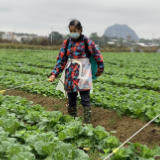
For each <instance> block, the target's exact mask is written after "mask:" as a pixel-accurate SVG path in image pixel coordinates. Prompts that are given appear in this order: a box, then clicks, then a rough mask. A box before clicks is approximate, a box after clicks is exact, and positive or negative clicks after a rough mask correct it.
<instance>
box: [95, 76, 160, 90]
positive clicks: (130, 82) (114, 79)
mask: <svg viewBox="0 0 160 160" xmlns="http://www.w3.org/2000/svg"><path fill="white" fill-rule="evenodd" d="M97 81H98V82H101V83H110V84H113V85H120V86H124V87H130V88H146V89H149V90H155V91H160V81H159V80H152V79H150V80H146V79H142V78H133V79H130V78H129V77H128V76H126V75H107V74H105V75H103V76H101V77H99V78H98V79H97Z"/></svg>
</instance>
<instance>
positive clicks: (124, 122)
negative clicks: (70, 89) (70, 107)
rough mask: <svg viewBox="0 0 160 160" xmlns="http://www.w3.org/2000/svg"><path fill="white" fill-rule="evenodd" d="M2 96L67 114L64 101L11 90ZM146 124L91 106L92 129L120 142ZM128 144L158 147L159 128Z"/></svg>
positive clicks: (148, 129)
mask: <svg viewBox="0 0 160 160" xmlns="http://www.w3.org/2000/svg"><path fill="white" fill-rule="evenodd" d="M4 95H13V96H21V97H24V98H27V100H29V101H33V104H40V105H42V106H43V107H46V108H47V109H46V110H49V111H54V110H59V111H61V112H63V113H64V114H67V107H66V101H65V100H64V99H54V98H52V97H43V96H41V95H37V94H30V93H27V92H25V91H18V90H11V91H7V92H6V93H5V94H4ZM78 116H83V107H82V106H81V105H79V106H78ZM146 123H147V122H144V121H141V120H140V119H132V118H130V117H126V116H119V115H118V114H117V113H116V112H114V111H110V110H107V109H103V108H97V107H93V106H92V124H93V126H94V127H96V126H98V125H100V126H103V127H104V128H105V129H106V131H108V132H110V131H116V133H115V134H113V135H114V136H116V137H117V138H118V139H119V140H120V141H121V142H124V141H125V140H127V139H128V138H129V137H130V136H131V135H133V134H134V133H135V132H137V131H138V130H139V129H140V128H141V127H142V126H144V125H145V124H146ZM130 142H133V143H136V142H139V143H141V144H143V145H147V146H148V147H150V148H152V147H153V146H155V145H158V146H160V127H158V126H157V125H156V124H153V123H152V124H150V125H149V126H147V127H146V128H145V129H143V130H142V131H141V132H140V133H139V134H138V135H136V136H135V137H134V138H133V139H131V140H130Z"/></svg>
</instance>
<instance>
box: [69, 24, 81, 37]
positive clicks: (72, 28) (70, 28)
mask: <svg viewBox="0 0 160 160" xmlns="http://www.w3.org/2000/svg"><path fill="white" fill-rule="evenodd" d="M69 31H70V33H79V37H80V35H81V32H82V30H79V29H77V28H76V27H75V26H69ZM79 37H78V38H79Z"/></svg>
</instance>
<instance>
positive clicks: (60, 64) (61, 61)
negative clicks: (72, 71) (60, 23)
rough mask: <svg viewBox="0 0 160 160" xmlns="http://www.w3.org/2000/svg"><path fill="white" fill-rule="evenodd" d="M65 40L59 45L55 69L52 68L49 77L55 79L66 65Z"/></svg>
mask: <svg viewBox="0 0 160 160" xmlns="http://www.w3.org/2000/svg"><path fill="white" fill-rule="evenodd" d="M66 45H67V40H64V41H63V44H62V45H61V48H60V52H59V54H58V56H57V64H56V65H55V67H54V68H53V70H52V72H51V75H54V76H55V77H57V76H58V75H59V74H60V73H61V72H62V71H63V69H64V68H65V65H66V63H67V56H66V54H67V53H65V48H66V47H67V46H66Z"/></svg>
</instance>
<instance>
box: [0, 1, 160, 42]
mask: <svg viewBox="0 0 160 160" xmlns="http://www.w3.org/2000/svg"><path fill="white" fill-rule="evenodd" d="M159 17H160V0H0V31H13V32H25V33H35V34H38V35H48V34H49V33H50V32H51V27H53V31H58V32H59V33H62V34H68V33H69V31H68V23H69V22H70V20H72V19H78V20H80V22H81V23H82V26H83V33H84V34H85V35H86V36H89V35H90V34H91V33H92V32H97V33H98V35H99V36H102V35H103V33H104V31H105V29H106V28H107V27H109V26H112V25H114V24H127V25H128V26H129V27H131V28H132V29H133V30H134V31H135V32H136V33H137V35H138V36H139V37H140V38H142V37H143V38H149V39H152V37H153V38H160V29H159V28H160V20H159Z"/></svg>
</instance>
